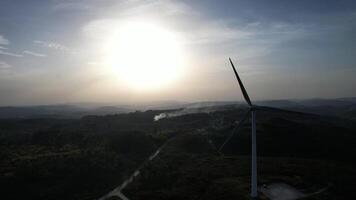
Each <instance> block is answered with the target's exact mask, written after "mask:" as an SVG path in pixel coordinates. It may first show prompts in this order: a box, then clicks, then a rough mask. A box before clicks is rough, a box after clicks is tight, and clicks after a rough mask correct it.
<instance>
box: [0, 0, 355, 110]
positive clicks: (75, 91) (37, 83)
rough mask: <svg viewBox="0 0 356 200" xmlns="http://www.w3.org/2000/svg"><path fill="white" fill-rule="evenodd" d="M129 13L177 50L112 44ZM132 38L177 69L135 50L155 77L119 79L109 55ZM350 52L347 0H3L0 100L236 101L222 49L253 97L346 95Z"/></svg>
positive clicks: (351, 81)
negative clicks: (146, 85) (135, 84)
mask: <svg viewBox="0 0 356 200" xmlns="http://www.w3.org/2000/svg"><path fill="white" fill-rule="evenodd" d="M135 23H136V24H137V23H139V24H142V23H143V24H154V27H159V28H156V29H157V30H160V32H163V33H169V35H172V38H174V39H173V40H174V43H172V44H176V43H177V44H178V43H179V44H178V45H179V50H180V51H179V52H180V53H179V57H178V56H176V53H175V51H174V52H173V51H172V50H171V49H172V48H171V46H172V45H170V44H171V43H169V42H166V43H167V44H165V42H156V43H157V45H155V44H151V43H150V42H149V41H143V42H142V43H139V45H138V46H137V44H136V43H135V42H134V41H133V42H132V41H131V40H128V44H127V46H124V47H120V48H121V50H117V49H118V48H119V47H117V46H116V47H112V46H110V45H112V44H114V42H113V41H121V40H120V39H119V38H118V37H120V34H119V36H115V33H116V31H117V30H121V29H120V27H124V25H125V24H135ZM148 29H150V28H148ZM156 29H155V30H156ZM135 30H136V29H135ZM140 30H141V29H139V30H138V31H136V32H145V34H150V33H149V31H148V30H146V29H142V30H141V31H140ZM161 30H163V31H161ZM131 32H132V31H131ZM131 32H129V33H131ZM153 32H154V31H153ZM129 35H130V34H129ZM158 35H159V34H158ZM166 35H167V34H166ZM166 35H163V34H162V37H165V36H166ZM115 37H116V38H115ZM162 37H161V35H159V38H158V39H161V40H162V41H163V40H164V39H162ZM167 37H168V36H167ZM113 38H114V39H113ZM167 41H168V40H167ZM170 41H171V40H170ZM121 42H122V41H121ZM134 43H135V44H134ZM130 44H132V45H130ZM140 44H143V45H142V46H140ZM119 46H120V45H119ZM157 46H158V47H160V48H161V49H162V48H163V49H165V50H164V51H162V50H161V51H158V50H157V51H156V49H157V48H158V47H157ZM166 47H167V48H166ZM130 48H133V50H132V51H136V50H137V51H142V49H144V50H145V51H147V52H149V51H150V50H151V49H152V51H153V52H159V53H161V54H162V57H163V58H162V60H163V61H164V63H167V66H178V65H179V67H180V68H179V69H180V72H179V76H178V75H177V76H174V80H173V78H170V77H171V75H172V74H174V75H175V73H176V71H174V70H173V71H169V72H171V73H172V74H171V75H169V74H167V73H165V74H164V73H161V71H164V70H165V69H164V68H159V70H157V73H155V74H154V76H151V79H150V78H147V77H145V76H147V75H149V74H150V73H146V72H148V71H147V70H150V69H151V68H150V67H152V66H150V65H147V66H146V65H145V64H144V63H145V62H144V61H145V59H143V58H142V59H140V56H139V57H138V58H137V60H138V61H140V62H138V61H137V63H139V64H140V65H142V66H141V67H142V68H141V69H142V73H137V74H138V75H137V77H140V78H142V79H143V80H147V81H155V80H160V81H161V82H159V81H158V82H157V83H158V84H159V85H161V86H160V87H158V88H156V89H154V90H137V88H136V89H133V88H132V87H130V86H129V85H128V84H127V83H126V82H124V81H123V79H124V78H125V76H126V78H127V76H130V75H127V72H124V71H122V70H121V71H120V70H119V72H118V73H119V75H118V73H116V72H115V67H116V68H119V67H117V65H118V64H117V62H116V61H115V62H109V61H108V60H110V59H112V58H116V57H120V56H122V55H126V54H125V53H126V52H125V49H130ZM141 48H142V49H141ZM122 49H124V50H122ZM116 50H117V51H116ZM355 52H356V2H355V1H352V0H349V1H348V0H346V1H343V0H340V1H335V0H334V1H331V0H298V1H288V0H269V1H265V0H250V1H247V0H246V1H240V0H231V1H228V0H219V1H218V0H216V1H212V0H156V1H154V0H128V1H119V0H100V1H99V0H32V1H28V0H2V1H0V96H1V98H0V106H8V105H38V104H59V103H70V102H112V103H131V102H144V101H166V100H174V101H213V100H218V101H225V100H228V101H230V100H238V101H240V100H242V95H241V92H240V91H239V87H238V85H237V82H236V80H235V77H234V75H233V72H232V70H231V67H230V66H229V62H228V58H229V57H231V58H232V60H233V61H234V63H235V66H236V67H237V70H238V72H239V73H240V76H241V78H242V80H243V82H244V83H245V87H246V89H247V91H248V93H249V95H250V97H251V99H252V101H253V100H266V99H295V98H298V99H304V98H338V97H352V96H356V90H355V89H354V86H355V85H356V54H355ZM138 55H141V57H142V56H145V54H138ZM109 57H110V59H108V58H109ZM170 58H172V59H176V60H171V59H170ZM142 60H143V61H142ZM141 61H142V62H141ZM118 62H119V61H118ZM120 62H121V61H120ZM120 62H119V63H120ZM169 62H171V63H169ZM121 64H123V62H121ZM164 67H165V66H164ZM119 69H120V68H119ZM167 69H171V68H167ZM125 70H126V71H127V69H125ZM145 70H146V71H145ZM151 71H152V70H151ZM167 72H168V71H167ZM125 73H126V74H125ZM135 73H136V71H135ZM122 74H125V76H123V75H122ZM177 74H178V73H177ZM131 76H132V75H131ZM163 76H165V77H166V78H164V77H163ZM172 77H173V75H172ZM145 78H146V79H145ZM165 79H172V81H171V82H169V83H168V82H162V80H165ZM133 80H134V79H133V78H132V77H130V81H133ZM141 86H142V84H141Z"/></svg>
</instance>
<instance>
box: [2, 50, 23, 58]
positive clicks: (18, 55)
mask: <svg viewBox="0 0 356 200" xmlns="http://www.w3.org/2000/svg"><path fill="white" fill-rule="evenodd" d="M0 55H5V56H12V57H23V55H22V54H17V53H11V52H7V51H3V50H0Z"/></svg>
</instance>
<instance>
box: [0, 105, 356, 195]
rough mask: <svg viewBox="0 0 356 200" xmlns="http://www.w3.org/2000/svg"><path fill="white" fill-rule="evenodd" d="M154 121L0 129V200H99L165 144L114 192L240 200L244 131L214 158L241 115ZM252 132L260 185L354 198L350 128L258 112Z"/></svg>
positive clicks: (133, 118) (24, 123)
mask: <svg viewBox="0 0 356 200" xmlns="http://www.w3.org/2000/svg"><path fill="white" fill-rule="evenodd" d="M161 112H162V111H146V112H133V113H129V114H120V115H107V116H86V117H83V118H81V119H53V118H52V119H50V118H43V119H3V120H0V187H1V188H2V199H25V198H26V199H95V198H98V197H101V196H102V195H104V194H106V193H107V192H109V191H110V190H111V189H113V188H115V187H116V186H118V185H119V184H121V182H122V181H123V180H125V178H127V177H129V176H130V175H131V173H132V172H133V171H134V170H135V169H136V168H137V167H138V166H140V165H141V164H142V163H143V161H144V160H146V159H147V158H148V156H149V155H151V154H152V153H153V152H154V151H155V150H156V149H157V148H158V147H159V146H160V145H161V144H163V143H164V142H165V141H166V140H167V139H169V138H172V139H171V140H170V141H169V142H168V144H167V145H166V146H165V147H164V148H163V150H162V152H161V154H159V156H158V157H156V158H155V159H154V160H153V161H152V162H147V163H145V166H144V168H143V169H142V170H141V173H140V175H139V176H138V177H137V178H136V179H135V180H134V182H133V183H131V184H130V185H129V186H128V187H127V188H125V190H124V191H123V193H124V194H126V195H127V196H128V197H130V199H248V193H249V169H250V168H249V167H250V158H249V154H250V135H249V131H250V129H249V126H248V124H246V126H244V127H243V129H242V132H241V133H239V134H238V135H235V136H234V137H233V139H232V140H231V141H230V142H229V143H228V144H227V145H226V146H225V148H224V151H223V154H219V153H218V152H217V151H216V150H217V147H219V146H220V145H221V144H222V142H223V141H224V139H225V138H226V137H227V136H228V134H230V133H231V131H232V130H233V125H232V124H233V123H234V121H235V120H236V119H239V118H240V117H241V116H242V115H243V114H244V112H245V109H243V108H240V109H236V108H234V109H233V108H231V109H229V110H224V111H217V112H212V113H209V114H207V113H200V114H189V115H184V116H179V117H175V118H168V119H162V120H160V121H158V122H154V121H153V117H154V116H155V115H157V114H159V113H161ZM257 126H258V136H257V137H258V147H259V149H258V154H259V160H258V170H259V184H263V183H269V182H271V181H274V180H280V181H284V182H287V183H290V184H291V185H294V186H295V187H297V188H302V189H303V190H305V191H306V192H313V191H316V190H318V189H320V188H322V187H326V186H329V187H330V188H329V189H328V190H327V191H326V192H324V193H322V194H318V195H315V196H313V197H310V198H309V199H354V198H355V197H356V196H355V194H354V193H353V184H354V181H355V180H356V172H355V160H354V158H355V157H356V147H355V146H354V145H353V144H354V143H355V141H356V135H355V133H356V131H355V130H356V128H355V125H354V121H348V120H345V119H343V120H341V119H339V118H334V117H321V116H317V115H306V116H299V115H297V116H290V115H289V114H288V115H286V114H279V113H277V114H268V115H267V114H266V113H263V112H259V113H258V124H257ZM113 199H115V198H113Z"/></svg>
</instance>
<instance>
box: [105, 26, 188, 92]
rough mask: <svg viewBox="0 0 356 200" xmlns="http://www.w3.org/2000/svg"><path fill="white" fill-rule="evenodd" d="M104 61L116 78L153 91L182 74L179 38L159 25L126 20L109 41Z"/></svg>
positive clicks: (181, 54) (134, 87)
mask: <svg viewBox="0 0 356 200" xmlns="http://www.w3.org/2000/svg"><path fill="white" fill-rule="evenodd" d="M108 51H109V52H108V56H109V58H108V63H109V65H110V67H111V68H112V69H113V71H114V72H115V73H116V74H117V77H118V78H119V79H120V80H122V81H124V82H125V83H126V84H127V85H128V86H130V87H132V88H133V89H136V90H141V91H142V90H145V91H146V90H156V89H161V88H164V87H167V86H168V85H170V84H172V83H173V82H174V81H175V80H176V79H177V78H178V77H179V76H180V75H181V73H182V70H183V69H182V67H183V58H184V56H183V53H182V52H183V51H182V47H181V41H180V40H179V37H177V35H176V34H174V33H173V32H171V31H169V30H167V29H164V28H163V27H161V26H158V25H155V24H152V23H145V22H130V23H126V24H124V25H121V26H120V27H119V28H118V29H117V30H116V31H115V34H114V36H113V38H112V39H111V41H110V47H109V48H108Z"/></svg>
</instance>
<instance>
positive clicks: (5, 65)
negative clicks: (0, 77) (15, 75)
mask: <svg viewBox="0 0 356 200" xmlns="http://www.w3.org/2000/svg"><path fill="white" fill-rule="evenodd" d="M11 67H12V66H11V65H9V64H8V63H6V62H4V61H0V69H9V68H11Z"/></svg>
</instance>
